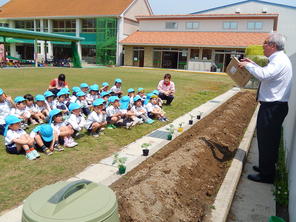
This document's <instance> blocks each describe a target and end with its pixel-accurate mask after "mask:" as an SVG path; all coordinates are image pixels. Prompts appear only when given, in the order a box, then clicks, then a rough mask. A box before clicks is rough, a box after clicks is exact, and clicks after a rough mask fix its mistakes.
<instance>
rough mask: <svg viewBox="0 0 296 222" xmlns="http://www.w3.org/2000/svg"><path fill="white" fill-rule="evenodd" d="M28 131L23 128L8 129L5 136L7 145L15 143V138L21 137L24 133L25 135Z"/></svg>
mask: <svg viewBox="0 0 296 222" xmlns="http://www.w3.org/2000/svg"><path fill="white" fill-rule="evenodd" d="M25 134H26V132H25V131H24V130H23V129H19V130H11V129H9V130H8V131H7V134H6V136H5V145H6V146H7V145H9V144H12V143H14V142H13V140H14V139H18V138H20V137H21V136H22V135H25Z"/></svg>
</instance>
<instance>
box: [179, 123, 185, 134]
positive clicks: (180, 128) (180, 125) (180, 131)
mask: <svg viewBox="0 0 296 222" xmlns="http://www.w3.org/2000/svg"><path fill="white" fill-rule="evenodd" d="M183 124H184V122H182V123H179V127H178V132H179V133H182V132H183V130H184V128H183Z"/></svg>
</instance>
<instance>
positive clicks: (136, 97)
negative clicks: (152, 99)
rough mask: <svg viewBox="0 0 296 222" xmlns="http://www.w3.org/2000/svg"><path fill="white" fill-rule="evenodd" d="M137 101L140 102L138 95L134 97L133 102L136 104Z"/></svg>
mask: <svg viewBox="0 0 296 222" xmlns="http://www.w3.org/2000/svg"><path fill="white" fill-rule="evenodd" d="M138 100H142V98H141V96H139V95H138V96H135V97H134V102H137V101H138Z"/></svg>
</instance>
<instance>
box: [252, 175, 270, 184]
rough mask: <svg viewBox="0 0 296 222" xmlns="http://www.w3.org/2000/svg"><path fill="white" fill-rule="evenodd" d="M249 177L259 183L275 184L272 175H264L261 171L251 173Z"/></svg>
mask: <svg viewBox="0 0 296 222" xmlns="http://www.w3.org/2000/svg"><path fill="white" fill-rule="evenodd" d="M248 179H249V180H252V181H255V182H258V183H270V184H273V181H274V179H273V178H271V177H263V176H262V175H261V174H260V173H258V174H249V175H248Z"/></svg>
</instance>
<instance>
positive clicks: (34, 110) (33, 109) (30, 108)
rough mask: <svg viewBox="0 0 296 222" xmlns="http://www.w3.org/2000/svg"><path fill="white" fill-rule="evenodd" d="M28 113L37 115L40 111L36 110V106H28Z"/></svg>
mask: <svg viewBox="0 0 296 222" xmlns="http://www.w3.org/2000/svg"><path fill="white" fill-rule="evenodd" d="M26 111H28V112H30V113H31V112H33V113H37V112H38V110H37V108H36V106H35V104H32V105H31V106H26Z"/></svg>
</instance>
